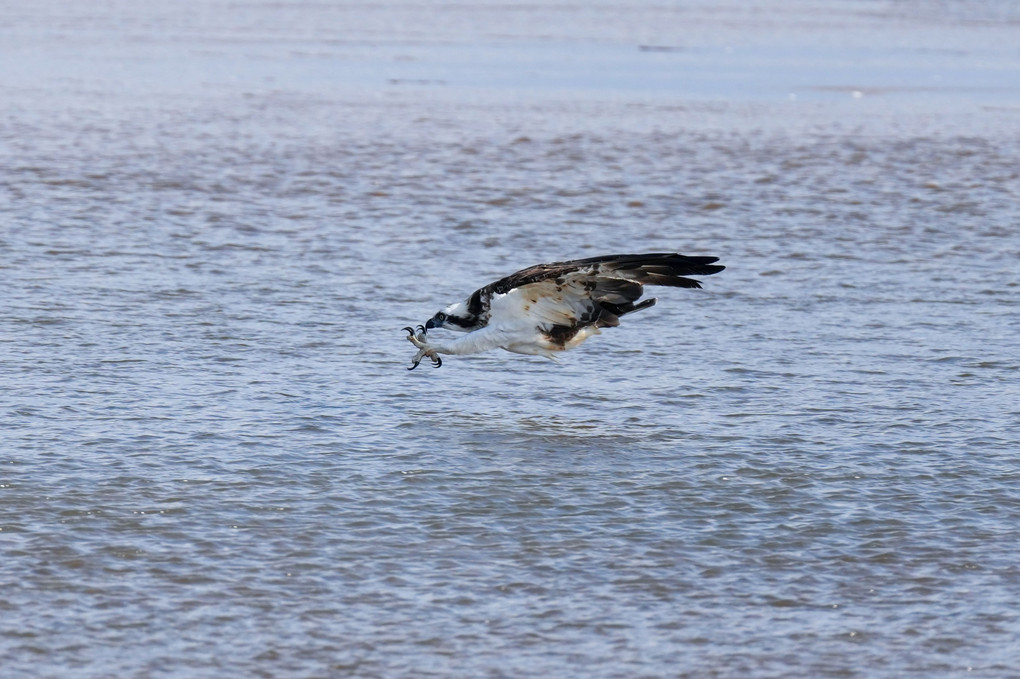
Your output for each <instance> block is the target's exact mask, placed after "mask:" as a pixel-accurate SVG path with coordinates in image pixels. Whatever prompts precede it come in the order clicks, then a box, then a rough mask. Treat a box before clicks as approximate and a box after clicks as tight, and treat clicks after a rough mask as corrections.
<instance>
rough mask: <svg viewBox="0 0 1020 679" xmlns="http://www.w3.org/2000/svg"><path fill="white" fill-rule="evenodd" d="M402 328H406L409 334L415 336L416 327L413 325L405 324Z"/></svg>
mask: <svg viewBox="0 0 1020 679" xmlns="http://www.w3.org/2000/svg"><path fill="white" fill-rule="evenodd" d="M401 330H406V331H407V334H408V335H410V336H411V337H414V328H412V327H411V326H409V325H408V326H404V327H403V328H401Z"/></svg>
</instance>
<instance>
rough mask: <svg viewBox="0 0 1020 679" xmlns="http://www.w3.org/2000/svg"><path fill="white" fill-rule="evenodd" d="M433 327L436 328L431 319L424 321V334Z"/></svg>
mask: <svg viewBox="0 0 1020 679" xmlns="http://www.w3.org/2000/svg"><path fill="white" fill-rule="evenodd" d="M434 327H436V324H435V321H433V320H432V319H431V318H430V319H429V320H427V321H425V330H426V332H427V331H429V330H431V329H432V328H434Z"/></svg>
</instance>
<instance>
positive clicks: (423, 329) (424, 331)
mask: <svg viewBox="0 0 1020 679" xmlns="http://www.w3.org/2000/svg"><path fill="white" fill-rule="evenodd" d="M416 331H417V333H418V334H419V335H427V334H429V329H428V328H426V327H425V326H424V325H419V326H418V327H417V329H416Z"/></svg>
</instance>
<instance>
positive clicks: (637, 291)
mask: <svg viewBox="0 0 1020 679" xmlns="http://www.w3.org/2000/svg"><path fill="white" fill-rule="evenodd" d="M717 260H718V258H717V257H686V256H684V255H679V254H675V253H652V254H642V255H607V256H603V257H591V258H588V259H577V260H572V261H569V262H553V263H551V264H539V265H537V266H533V267H529V268H527V269H523V270H521V271H518V272H517V273H514V274H511V275H510V276H507V277H506V278H502V279H500V280H498V281H496V282H494V283H492V284H490V285H488V286H486V287H485V288H482V289H481V290H480V291H479V292H480V293H481V294H482V296H484V297H485V298H491V300H492V301H491V310H490V311H491V315H490V320H489V322H490V323H494V324H498V325H503V326H504V327H507V328H509V327H516V328H521V329H523V327H525V326H530V327H531V328H534V330H535V331H536V332H537V333H538V334H539V335H540V336H541V340H540V341H541V343H542V344H545V345H547V346H548V347H549V348H551V349H564V348H569V347H570V346H576V344H579V343H580V342H581V341H583V340H584V339H585V338H586V337H588V336H589V335H590V334H592V333H593V332H597V329H598V328H604V327H614V326H617V325H619V324H620V316H623V315H624V314H629V313H631V312H634V311H638V310H639V309H644V308H647V307H649V306H651V305H653V304H655V300H654V299H647V300H645V301H644V302H640V303H638V302H637V301H638V300H639V299H640V298H641V295H642V292H643V286H645V285H666V286H672V287H681V288H700V287H701V284H700V283H699V282H698V281H696V280H694V279H690V278H686V277H685V276H688V275H692V274H694V275H698V274H700V275H709V274H713V273H716V272H718V271H721V270H722V269H723V268H724V267H722V266H719V265H713V264H712V263H713V262H715V261H717ZM585 328H591V331H589V332H584V333H581V331H582V330H583V329H585Z"/></svg>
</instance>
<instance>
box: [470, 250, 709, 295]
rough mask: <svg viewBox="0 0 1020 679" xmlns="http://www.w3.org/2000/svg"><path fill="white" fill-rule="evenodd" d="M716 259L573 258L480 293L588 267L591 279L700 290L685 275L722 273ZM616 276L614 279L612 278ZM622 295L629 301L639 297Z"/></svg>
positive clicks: (661, 255) (665, 255)
mask: <svg viewBox="0 0 1020 679" xmlns="http://www.w3.org/2000/svg"><path fill="white" fill-rule="evenodd" d="M717 261H719V258H718V257H687V256H686V255H681V254H678V253H675V252H653V253H647V254H641V255H604V256H602V257H588V258H586V259H574V260H570V261H567V262H552V263H550V264H538V265H536V266H531V267H528V268H527V269H522V270H520V271H518V272H516V273H513V274H510V275H509V276H507V277H506V278H501V279H499V280H498V281H496V282H495V283H490V284H489V285H487V286H485V287H484V288H482V289H481V290H479V293H481V294H482V295H485V296H489V295H492V294H497V295H501V294H505V293H507V292H509V291H510V290H513V289H514V288H519V287H521V286H522V285H528V284H530V283H537V282H539V281H544V280H549V279H555V278H559V277H561V276H564V275H566V274H569V273H572V272H574V271H579V270H581V269H586V268H590V269H591V276H592V278H593V279H595V280H598V279H603V278H609V279H612V278H618V279H620V280H626V281H633V282H634V283H638V284H640V285H668V286H671V287H676V288H700V287H701V283H700V282H698V281H696V280H693V279H690V278H684V276H691V275H695V276H709V275H711V274H714V273H718V272H720V271H722V270H723V269H724V268H726V267H724V266H721V265H718V264H713V262H717ZM614 274H615V276H614ZM637 293H638V294H637V296H634V297H631V295H625V297H626V298H627V300H628V301H633V300H634V299H637V298H638V297H640V296H641V293H640V290H638V291H637Z"/></svg>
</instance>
